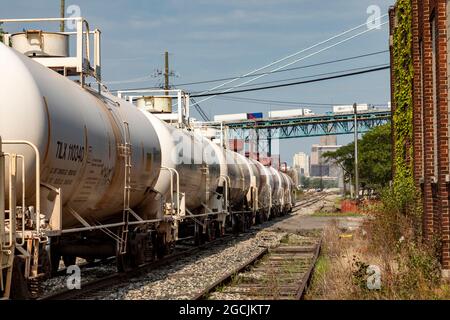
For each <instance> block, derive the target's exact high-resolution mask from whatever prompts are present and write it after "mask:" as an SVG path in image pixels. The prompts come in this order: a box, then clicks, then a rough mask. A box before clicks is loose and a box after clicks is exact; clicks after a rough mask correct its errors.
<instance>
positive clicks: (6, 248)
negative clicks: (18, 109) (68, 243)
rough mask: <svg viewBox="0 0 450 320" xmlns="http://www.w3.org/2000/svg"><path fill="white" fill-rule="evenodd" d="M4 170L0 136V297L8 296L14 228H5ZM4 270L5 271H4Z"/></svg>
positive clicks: (12, 260)
mask: <svg viewBox="0 0 450 320" xmlns="http://www.w3.org/2000/svg"><path fill="white" fill-rule="evenodd" d="M5 170H6V167H5V157H4V154H3V152H2V143H1V138H0V299H3V298H4V299H8V298H9V294H10V289H11V279H12V269H13V262H14V241H13V236H14V234H13V231H15V230H13V228H11V226H9V230H6V211H5V194H6V193H5ZM10 220H11V219H10ZM14 240H15V239H14ZM5 270H6V272H4V271H5ZM4 273H5V277H4Z"/></svg>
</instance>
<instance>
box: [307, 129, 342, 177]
mask: <svg viewBox="0 0 450 320" xmlns="http://www.w3.org/2000/svg"><path fill="white" fill-rule="evenodd" d="M334 141H336V140H335V137H334V139H332V138H331V139H329V141H325V140H322V139H321V142H334ZM340 147H341V146H339V145H318V144H313V145H312V147H311V164H310V169H311V170H310V173H311V177H331V178H340V177H341V176H342V169H341V168H340V167H339V166H337V165H336V164H334V163H329V162H327V160H326V159H324V158H323V156H322V155H323V154H324V153H326V152H334V151H336V150H337V149H339V148H340Z"/></svg>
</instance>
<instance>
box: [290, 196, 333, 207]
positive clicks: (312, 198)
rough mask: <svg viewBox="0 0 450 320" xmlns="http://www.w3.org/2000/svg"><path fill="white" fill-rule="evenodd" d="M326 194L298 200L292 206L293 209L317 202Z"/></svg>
mask: <svg viewBox="0 0 450 320" xmlns="http://www.w3.org/2000/svg"><path fill="white" fill-rule="evenodd" d="M326 196H327V195H326V194H321V195H318V196H313V197H311V198H310V199H306V200H302V201H298V202H297V203H296V204H295V205H294V207H293V208H292V209H293V210H295V209H297V208H300V207H308V206H311V205H313V204H315V203H317V202H319V201H320V200H323V199H325V197H326Z"/></svg>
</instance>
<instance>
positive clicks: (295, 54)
mask: <svg viewBox="0 0 450 320" xmlns="http://www.w3.org/2000/svg"><path fill="white" fill-rule="evenodd" d="M387 15H388V14H387V13H385V14H384V15H382V16H380V17H378V18H377V19H376V21H381V19H382V18H384V17H386V16H387ZM363 26H367V22H365V23H362V24H360V25H358V26H356V27H354V28H351V29H348V30H346V31H344V32H341V33H340V34H337V35H335V36H332V37H331V38H328V39H326V40H323V41H320V42H318V43H316V44H314V45H312V46H310V47H308V48H305V49H302V50H300V51H297V52H295V53H293V54H290V55H288V56H286V57H284V58H281V59H278V60H276V61H274V62H271V63H269V64H267V65H265V66H263V67H261V68H258V69H255V70H252V71H250V72H248V73H246V74H244V75H243V76H241V77H236V78H235V79H233V80H230V81H227V82H224V83H223V84H221V85H219V86H215V87H214V88H211V89H209V90H207V91H205V92H203V93H206V92H211V91H212V90H215V89H218V88H221V87H223V86H225V85H227V84H229V83H232V82H234V81H236V80H239V79H241V78H242V77H246V76H249V75H252V74H254V73H257V72H259V71H261V70H264V69H267V68H270V67H271V66H273V65H276V64H279V63H280V62H283V61H285V60H288V59H290V58H293V57H295V56H298V55H299V54H301V53H304V52H306V51H309V50H311V49H314V48H316V47H318V46H321V45H323V44H325V43H327V42H330V41H332V40H334V39H337V38H340V37H342V36H343V35H346V34H348V33H350V32H353V31H355V30H358V29H359V28H361V27H363ZM371 30H373V29H368V31H371ZM286 66H287V65H286ZM286 66H283V67H281V68H279V69H283V68H285V67H286ZM200 102H202V101H200Z"/></svg>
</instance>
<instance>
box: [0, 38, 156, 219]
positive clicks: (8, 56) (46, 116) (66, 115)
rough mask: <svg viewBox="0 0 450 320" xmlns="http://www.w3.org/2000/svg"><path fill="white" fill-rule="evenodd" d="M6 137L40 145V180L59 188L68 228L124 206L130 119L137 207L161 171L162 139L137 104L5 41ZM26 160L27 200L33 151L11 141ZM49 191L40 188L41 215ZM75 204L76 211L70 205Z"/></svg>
mask: <svg viewBox="0 0 450 320" xmlns="http://www.w3.org/2000/svg"><path fill="white" fill-rule="evenodd" d="M0 70H1V75H2V76H1V77H0V88H1V94H0V136H1V137H2V139H3V140H27V141H30V142H32V143H34V144H35V145H36V146H37V148H38V149H39V154H40V159H41V163H40V165H41V181H42V182H43V183H44V184H47V185H51V186H53V187H56V188H61V191H62V199H63V203H62V204H63V227H68V226H72V225H75V224H77V221H76V220H75V219H74V218H73V215H72V214H68V213H67V211H68V210H70V209H73V210H74V211H75V212H76V213H78V214H79V215H80V216H81V217H82V218H84V219H85V220H86V221H88V222H94V221H104V220H109V219H114V218H115V216H116V215H117V214H118V213H119V215H120V217H121V214H122V209H123V192H124V191H123V190H124V175H125V174H124V160H123V157H121V155H120V151H119V149H120V148H119V147H120V146H121V145H123V144H124V143H125V140H126V139H125V136H126V133H125V132H126V130H127V128H126V125H125V122H126V123H128V128H129V142H130V143H131V145H132V147H131V151H132V152H131V162H132V169H131V185H132V191H131V206H136V205H138V204H139V203H140V202H142V201H143V200H144V199H145V198H146V197H147V194H148V192H149V190H151V189H152V188H153V187H154V185H155V183H156V179H157V177H158V174H159V170H160V164H161V159H160V144H159V141H158V136H157V134H156V132H155V130H154V128H153V125H152V123H151V122H150V121H148V119H147V118H145V117H143V116H142V114H141V112H140V111H139V110H137V109H136V107H135V106H133V105H132V104H130V103H128V102H126V101H123V100H120V99H118V98H117V97H114V96H113V95H110V94H104V95H102V96H99V95H98V94H97V93H96V92H94V91H92V92H88V90H85V89H83V88H81V87H80V86H79V85H77V84H76V83H73V82H72V81H71V80H69V79H68V78H65V77H63V76H61V75H59V74H57V73H56V72H54V71H51V70H50V69H47V68H46V67H44V66H42V65H40V64H39V63H37V62H35V61H33V60H31V59H30V58H27V57H25V56H24V55H22V54H20V53H18V52H16V51H15V50H13V49H10V48H8V47H6V46H5V45H3V44H1V43H0ZM4 151H5V152H14V153H19V154H23V155H24V156H25V159H26V177H27V179H28V180H27V190H29V191H30V192H29V194H27V204H28V205H32V204H34V202H33V197H34V196H35V194H34V190H35V189H34V188H33V186H34V183H35V182H34V181H33V179H34V176H35V172H34V170H35V169H34V168H35V167H34V159H35V157H34V154H33V152H32V150H31V149H30V148H28V147H26V146H5V147H4ZM49 193H50V191H49V190H48V192H47V193H46V192H45V190H44V191H43V192H42V194H41V198H42V201H43V203H42V208H43V210H41V211H42V212H41V213H43V214H48V212H49V211H46V210H45V206H46V204H47V205H48V203H47V202H46V201H47V199H48V198H49ZM69 208H70V209H69Z"/></svg>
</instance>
